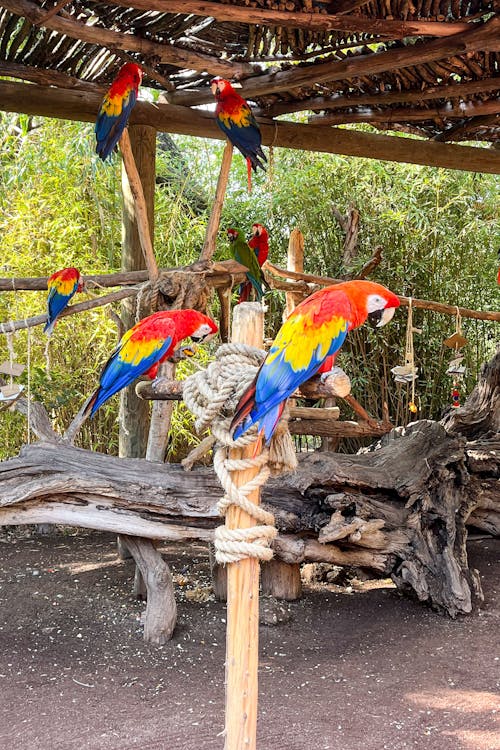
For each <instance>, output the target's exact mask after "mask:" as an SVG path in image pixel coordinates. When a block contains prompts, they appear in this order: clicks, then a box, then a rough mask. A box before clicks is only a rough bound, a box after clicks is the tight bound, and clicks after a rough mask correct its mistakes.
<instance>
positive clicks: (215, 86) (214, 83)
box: [210, 81, 219, 96]
mask: <svg viewBox="0 0 500 750" xmlns="http://www.w3.org/2000/svg"><path fill="white" fill-rule="evenodd" d="M210 89H211V91H212V94H213V95H214V96H215V95H216V94H218V93H219V86H218V84H217V81H212V83H211V84H210Z"/></svg>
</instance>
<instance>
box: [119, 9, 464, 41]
mask: <svg viewBox="0 0 500 750" xmlns="http://www.w3.org/2000/svg"><path fill="white" fill-rule="evenodd" d="M112 4H113V5H118V6H119V7H124V8H135V9H137V10H147V11H151V10H156V11H158V12H159V13H183V14H184V13H192V14H193V15H195V16H203V17H208V16H210V17H211V18H214V19H215V20H216V21H227V22H229V23H244V24H249V25H251V24H252V25H253V24H257V25H259V26H281V27H285V28H292V29H307V30H309V31H312V32H314V31H334V30H335V31H351V32H360V33H365V34H373V35H374V36H389V37H391V38H392V39H404V38H405V37H412V36H436V37H443V36H450V35H452V34H458V33H460V32H462V31H467V28H468V27H469V26H470V24H469V23H464V22H461V21H458V22H457V21H451V22H448V21H399V20H386V19H385V18H369V17H367V16H361V15H353V16H348V15H337V14H331V13H327V12H324V13H321V12H316V13H313V12H309V13H307V12H294V11H283V10H271V9H268V8H252V7H251V6H245V5H235V4H233V3H229V4H221V3H216V2H199V0H114V2H113V3H112Z"/></svg>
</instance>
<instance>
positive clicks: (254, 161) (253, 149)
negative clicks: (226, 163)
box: [210, 78, 267, 192]
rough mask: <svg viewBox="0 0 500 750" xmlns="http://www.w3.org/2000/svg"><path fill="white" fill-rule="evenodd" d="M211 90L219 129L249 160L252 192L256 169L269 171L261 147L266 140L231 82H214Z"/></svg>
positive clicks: (250, 188) (248, 168)
mask: <svg viewBox="0 0 500 750" xmlns="http://www.w3.org/2000/svg"><path fill="white" fill-rule="evenodd" d="M210 88H211V89H212V93H213V95H214V96H215V98H216V100H217V106H216V108H215V119H216V122H217V125H218V126H219V128H220V129H221V130H222V132H223V133H224V135H225V136H227V138H228V139H229V140H230V141H231V143H232V144H233V146H236V148H237V149H238V150H239V151H241V153H242V154H243V156H244V157H245V159H246V160H247V173H248V192H251V190H252V168H253V170H254V172H256V171H257V167H260V168H261V169H264V170H265V168H266V167H265V164H264V163H263V162H266V161H267V158H266V155H265V154H264V152H263V150H262V147H261V143H262V136H261V134H260V129H259V126H258V125H257V121H256V119H255V117H254V116H253V114H252V110H251V109H250V107H249V105H248V103H247V102H246V101H245V100H244V99H243V97H242V96H240V95H239V94H238V93H237V92H236V91H235V90H234V89H233V87H232V86H231V84H230V83H229V81H226V80H225V79H224V78H214V79H213V80H212V81H211V82H210Z"/></svg>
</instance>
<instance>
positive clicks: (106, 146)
mask: <svg viewBox="0 0 500 750" xmlns="http://www.w3.org/2000/svg"><path fill="white" fill-rule="evenodd" d="M142 75H143V73H142V69H141V68H140V67H139V65H136V64H135V63H125V65H122V67H121V68H120V70H119V71H118V75H117V76H116V78H115V79H114V81H113V83H112V84H111V87H110V89H109V91H108V93H107V94H106V96H105V97H104V99H103V100H102V103H101V107H100V109H99V114H98V115H97V120H96V124H95V128H94V130H95V135H96V140H97V145H96V153H97V154H99V156H100V157H101V159H102V160H103V161H104V160H105V159H107V158H108V156H109V155H110V153H111V152H112V151H113V149H114V147H115V146H116V144H117V143H118V141H119V140H120V136H121V134H122V133H123V131H124V129H125V127H126V125H127V122H128V118H129V117H130V113H131V111H132V109H133V107H134V104H135V103H136V101H137V96H138V93H139V86H140V84H141V81H142Z"/></svg>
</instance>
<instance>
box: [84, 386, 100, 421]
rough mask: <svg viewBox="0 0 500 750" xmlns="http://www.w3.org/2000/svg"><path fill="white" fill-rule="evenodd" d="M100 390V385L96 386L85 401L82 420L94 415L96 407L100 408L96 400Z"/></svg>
mask: <svg viewBox="0 0 500 750" xmlns="http://www.w3.org/2000/svg"><path fill="white" fill-rule="evenodd" d="M100 390H101V388H100V387H99V388H96V389H95V391H94V392H93V393H92V394H91V395H90V396H89V397H88V399H87V400H86V401H85V403H84V405H83V406H82V409H81V414H82V420H84V419H87V417H93V416H94V413H95V411H96V409H98V408H99V407H97V406H96V402H97V397H98V395H99V391H100Z"/></svg>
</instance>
